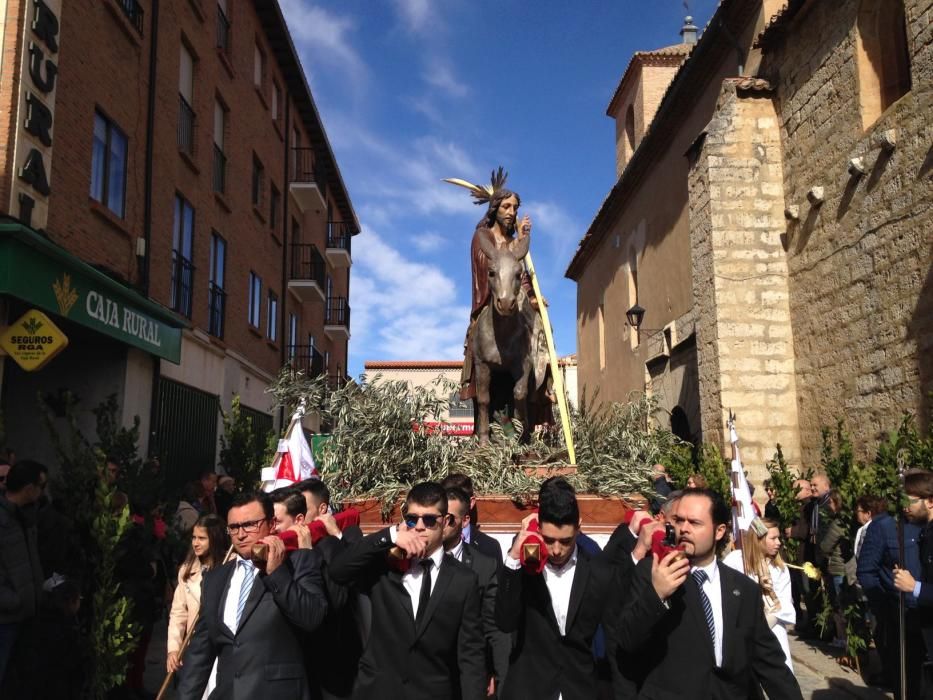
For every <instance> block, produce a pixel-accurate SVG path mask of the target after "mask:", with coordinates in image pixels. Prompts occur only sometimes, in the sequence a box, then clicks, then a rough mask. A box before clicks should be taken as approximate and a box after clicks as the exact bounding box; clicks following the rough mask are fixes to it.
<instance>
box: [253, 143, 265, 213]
mask: <svg viewBox="0 0 933 700" xmlns="http://www.w3.org/2000/svg"><path fill="white" fill-rule="evenodd" d="M264 178H265V170H264V169H263V167H262V163H261V162H260V161H259V159H258V158H257V157H256V156H255V155H254V156H253V187H252V197H253V206H254V207H256V208H257V209H258V208H260V207H261V206H262V191H263V187H264V185H263V179H264Z"/></svg>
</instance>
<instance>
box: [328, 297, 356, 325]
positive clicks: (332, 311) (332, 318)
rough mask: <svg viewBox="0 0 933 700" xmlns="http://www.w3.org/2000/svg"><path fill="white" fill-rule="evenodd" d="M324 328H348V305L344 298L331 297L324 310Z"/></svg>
mask: <svg viewBox="0 0 933 700" xmlns="http://www.w3.org/2000/svg"><path fill="white" fill-rule="evenodd" d="M324 325H325V326H344V327H346V328H349V327H350V304H348V303H347V298H346V297H331V298H330V299H328V300H327V306H326V307H325V310H324Z"/></svg>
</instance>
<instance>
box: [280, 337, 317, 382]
mask: <svg viewBox="0 0 933 700" xmlns="http://www.w3.org/2000/svg"><path fill="white" fill-rule="evenodd" d="M288 366H289V367H291V368H292V370H293V371H295V372H298V371H301V372H304V375H305V377H306V378H308V379H314V378H315V377H320V376H321V375H322V374H324V369H325V368H324V356H323V355H322V354H321V353H320V352H318V351H317V350H316V349H315V347H314V346H313V345H289V346H288Z"/></svg>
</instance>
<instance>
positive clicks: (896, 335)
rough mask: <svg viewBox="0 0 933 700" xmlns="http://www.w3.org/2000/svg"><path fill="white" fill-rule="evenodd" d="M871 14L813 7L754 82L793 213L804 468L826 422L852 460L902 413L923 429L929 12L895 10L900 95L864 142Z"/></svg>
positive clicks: (928, 296) (930, 305) (930, 322)
mask: <svg viewBox="0 0 933 700" xmlns="http://www.w3.org/2000/svg"><path fill="white" fill-rule="evenodd" d="M893 1H894V0H892V2H893ZM870 5H872V2H871V1H870V0H862V1H861V2H859V1H858V0H840V1H839V2H832V3H812V4H811V5H810V6H809V7H810V9H809V11H807V10H806V9H805V10H804V11H802V12H801V13H800V15H798V17H796V18H795V19H794V21H793V23H792V24H791V25H790V27H789V31H787V32H786V34H785V35H784V37H783V39H782V40H781V43H780V45H779V46H778V47H775V48H774V49H769V50H766V51H765V55H764V57H763V62H762V68H761V71H762V74H763V75H767V76H769V77H771V78H772V81H773V82H774V83H775V87H776V88H777V93H776V98H777V99H776V103H777V105H778V109H779V118H780V128H781V137H782V140H783V151H784V190H785V193H786V202H785V204H786V205H787V206H788V207H797V208H798V210H799V221H797V222H791V223H790V224H789V225H788V226H787V230H786V231H785V241H786V246H787V261H788V268H789V272H790V282H789V286H788V288H789V292H790V313H791V320H792V323H793V331H794V332H793V347H794V355H795V356H796V370H797V392H798V397H799V415H800V431H801V440H802V443H803V447H804V453H803V454H804V459H805V461H806V462H807V463H808V464H809V465H811V466H812V465H815V464H817V462H818V459H819V447H820V427H821V426H823V425H831V424H833V423H834V422H835V421H836V419H838V418H845V420H846V422H847V425H848V427H849V428H850V430H851V431H853V433H854V438H855V442H856V447H857V449H858V450H859V451H860V453H861V456H870V455H871V450H872V444H873V443H874V441H875V439H876V437H877V435H878V434H879V433H880V432H881V431H884V430H888V429H890V428H893V427H895V425H896V424H897V422H898V419H899V415H900V414H901V412H902V411H910V412H913V413H919V414H920V416H919V418H920V424H921V426H922V427H923V426H928V425H929V417H930V403H929V398H928V396H929V392H930V391H933V365H931V363H933V360H931V358H933V271H931V264H933V244H931V242H933V234H931V231H933V197H931V195H933V186H931V183H933V180H931V169H933V149H931V143H933V124H931V122H930V114H933V100H931V85H933V80H931V78H933V2H931V0H906V1H905V3H904V5H905V11H906V18H907V21H906V26H907V42H908V48H909V54H910V63H911V82H912V89H911V91H910V92H908V93H907V94H906V95H905V96H903V97H902V98H900V99H899V100H898V101H897V102H895V103H894V104H893V105H892V106H890V107H889V108H888V109H887V110H886V111H885V112H884V113H883V114H882V115H881V117H880V118H879V119H878V120H877V121H876V122H875V123H873V124H870V125H869V126H868V128H867V129H865V128H864V124H863V115H862V114H861V113H860V108H861V107H860V99H859V80H858V74H859V64H860V54H859V51H860V48H861V47H860V41H859V32H860V31H864V29H861V30H860V18H859V12H860V11H861V12H863V13H864V12H866V11H867V9H866V8H868V7H869V6H870ZM890 9H891V8H890V6H888V7H886V9H885V11H890ZM861 21H862V24H863V27H864V14H863V16H862V20H861ZM861 59H862V60H861V64H862V67H863V69H864V57H861ZM863 89H864V88H863ZM885 132H890V133H891V135H893V136H894V137H895V139H896V148H895V149H894V150H893V151H890V152H887V151H885V150H884V149H883V148H882V147H881V141H880V137H881V136H882V134H884V133H885ZM852 158H861V159H862V163H863V165H864V168H865V171H866V172H865V174H864V175H858V174H855V175H853V174H850V172H849V161H850V159H852ZM813 187H821V188H823V192H824V197H825V201H824V202H823V203H822V205H821V206H814V205H812V204H811V203H810V202H808V199H807V193H808V191H809V190H810V189H811V188H813ZM785 341H786V342H790V338H789V337H788V338H786V339H785Z"/></svg>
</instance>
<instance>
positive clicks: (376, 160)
mask: <svg viewBox="0 0 933 700" xmlns="http://www.w3.org/2000/svg"><path fill="white" fill-rule="evenodd" d="M280 2H281V5H282V8H283V11H284V13H285V16H286V19H287V20H288V24H289V28H290V30H291V33H292V37H293V40H294V42H295V45H296V47H297V48H298V51H299V53H300V56H301V60H302V64H303V66H304V70H305V73H306V75H307V77H308V81H309V84H310V85H311V90H312V93H313V94H314V98H315V101H316V103H317V106H318V109H319V110H320V112H321V116H322V118H323V120H324V126H325V128H326V130H327V133H328V136H329V138H330V141H331V144H332V146H333V148H334V151H335V152H336V155H337V160H338V163H339V165H340V169H341V172H342V174H343V178H344V181H345V183H346V185H347V188H348V189H349V191H350V196H351V198H352V200H353V204H354V207H355V208H356V212H357V214H358V216H359V218H360V223H361V224H362V233H361V234H360V235H359V236H357V237H356V238H355V239H354V241H353V268H352V273H351V281H350V305H351V308H352V318H351V333H352V338H351V340H350V363H349V368H348V370H349V373H350V374H352V375H357V374H359V373H360V372H362V369H363V363H364V362H365V361H367V360H419V359H424V360H442V359H460V358H461V357H462V343H463V335H464V331H465V330H466V325H467V320H468V317H469V307H470V264H469V246H470V238H471V236H472V234H473V229H474V226H475V225H476V222H477V221H478V220H479V218H480V216H481V215H482V209H481V208H480V207H476V206H474V205H473V204H472V203H471V200H470V197H469V194H468V193H467V192H466V190H461V189H460V188H456V187H453V186H452V185H448V184H445V183H442V182H441V178H445V177H460V178H463V179H466V180H470V181H472V182H477V183H480V184H482V183H485V182H487V181H488V179H489V173H490V171H491V170H492V169H493V168H495V167H496V166H498V165H502V166H504V167H505V169H506V170H507V171H508V172H509V186H510V188H511V189H513V190H515V191H517V192H518V193H519V194H520V195H521V197H522V208H521V210H520V212H519V213H520V215H521V214H528V215H530V216H531V217H532V222H533V229H532V244H531V254H532V257H533V259H534V262H535V267H536V268H537V271H538V276H539V279H540V282H541V285H542V289H543V293H544V295H545V297H547V299H548V301H549V302H550V313H551V323H552V325H553V328H554V335H555V341H556V344H557V350H558V353H559V354H561V355H565V354H569V353H571V352H575V351H576V325H575V324H576V320H575V319H576V286H575V284H574V283H573V282H571V281H570V280H568V279H566V278H564V270H566V268H567V265H568V263H569V262H570V259H571V257H572V255H573V252H574V250H575V249H576V245H577V242H578V241H579V240H580V238H581V236H582V235H583V234H584V233H585V232H586V230H587V227H588V226H589V223H590V222H591V221H592V219H593V216H594V215H595V213H596V211H597V209H598V208H599V206H600V204H601V203H602V201H603V199H604V198H605V196H606V194H607V193H608V192H609V189H610V188H611V187H612V185H613V183H614V182H615V160H614V158H615V155H614V154H615V145H614V139H615V129H614V124H613V122H612V120H611V119H610V118H609V117H607V116H605V110H606V106H607V105H608V103H609V100H610V98H611V97H612V94H613V92H614V91H615V88H616V86H617V85H618V82H619V80H620V78H621V76H622V72H623V71H624V70H625V67H626V65H627V64H628V61H629V58H630V57H631V55H632V53H633V52H635V51H639V50H650V49H655V48H660V47H662V46H668V45H670V44H676V43H678V42H679V41H680V36H679V34H678V31H679V29H680V27H681V26H682V25H683V18H684V15H685V14H688V11H687V10H686V9H685V3H684V2H683V0H574V2H566V1H558V0H537V1H535V2H531V1H530V0H521V1H520V0H499V1H494V0H471V1H470V2H466V1H465V0H464V1H459V0H458V1H456V2H454V1H452V0H451V1H444V0H339V1H338V0H329V1H326V0H280ZM715 4H716V3H715V0H690V2H689V14H691V15H693V17H694V21H695V23H696V24H697V25H699V26H700V27H703V26H704V25H705V24H706V22H707V21H708V20H709V18H710V16H711V15H712V12H713V9H714V8H715Z"/></svg>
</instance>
